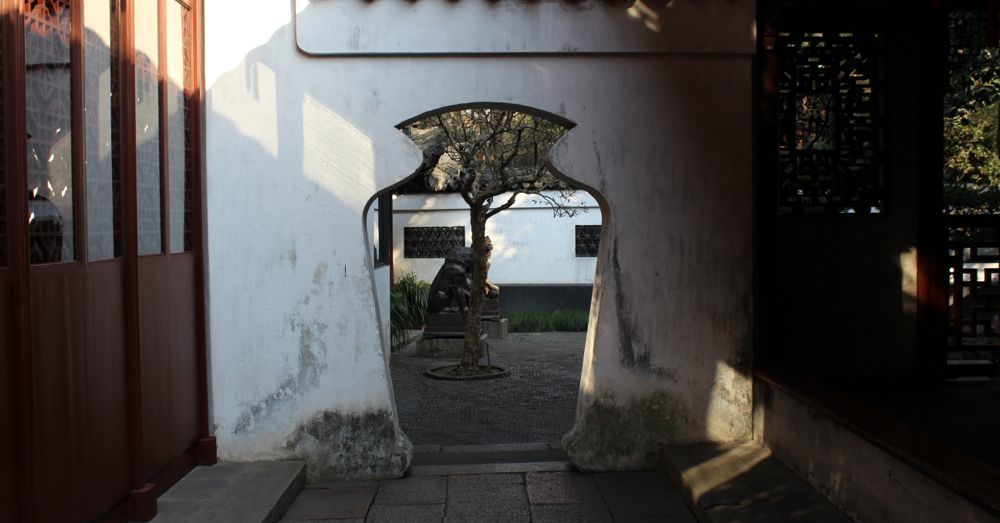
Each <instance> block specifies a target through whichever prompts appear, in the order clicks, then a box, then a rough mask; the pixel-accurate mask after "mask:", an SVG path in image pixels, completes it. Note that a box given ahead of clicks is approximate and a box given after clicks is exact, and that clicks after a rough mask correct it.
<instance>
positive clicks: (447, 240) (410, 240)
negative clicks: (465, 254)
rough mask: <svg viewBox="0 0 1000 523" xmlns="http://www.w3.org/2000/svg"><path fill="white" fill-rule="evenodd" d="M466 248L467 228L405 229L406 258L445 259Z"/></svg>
mask: <svg viewBox="0 0 1000 523" xmlns="http://www.w3.org/2000/svg"><path fill="white" fill-rule="evenodd" d="M464 246H465V227H404V228H403V256H404V257H405V258H445V257H447V256H448V255H450V254H451V253H452V252H453V251H454V250H455V249H456V248H458V247H464Z"/></svg>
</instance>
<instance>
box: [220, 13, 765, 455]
mask: <svg viewBox="0 0 1000 523" xmlns="http://www.w3.org/2000/svg"><path fill="white" fill-rule="evenodd" d="M377 4H378V3H374V4H373V5H377ZM487 4H488V3H485V2H484V3H477V5H482V6H486V5H487ZM678 4H690V5H689V6H688V7H685V10H687V11H688V12H689V11H691V10H696V11H698V12H703V11H705V10H708V12H711V13H713V15H712V17H709V18H708V19H705V18H704V17H699V16H693V15H692V16H689V17H688V18H683V17H681V18H680V19H675V18H671V24H672V25H678V24H679V25H680V26H684V27H685V29H684V31H688V32H692V33H699V32H700V33H699V34H701V36H699V37H698V38H700V40H699V41H700V42H701V43H700V44H699V46H698V48H697V52H690V49H684V48H683V47H679V48H678V49H677V50H676V51H673V50H672V49H673V48H671V47H670V45H666V46H665V47H663V48H660V50H659V51H658V53H659V54H653V55H649V56H635V55H624V56H618V55H613V54H612V55H584V56H576V55H572V54H567V55H551V56H546V55H538V56H529V57H512V56H503V55H495V56H451V57H419V56H410V57H383V58H371V57H368V58H359V57H354V58H318V57H311V56H307V55H306V54H304V53H301V52H300V51H298V50H297V48H296V41H295V28H294V15H295V9H294V7H293V5H291V3H290V2H289V3H285V2H253V3H252V6H250V5H248V4H247V3H246V2H244V1H236V0H214V1H212V2H206V3H205V36H206V42H205V68H206V71H205V74H206V115H205V118H206V122H205V126H206V149H207V155H206V177H207V199H208V202H207V208H208V244H209V251H210V256H209V260H210V266H209V270H210V279H209V281H210V297H211V299H210V303H209V307H210V314H209V317H210V318H211V320H210V322H211V323H210V326H209V328H210V331H211V332H210V339H211V340H212V347H211V360H212V361H211V368H212V398H213V412H214V418H215V419H214V421H215V425H214V430H215V432H216V435H217V437H218V443H219V454H220V457H221V458H222V459H226V460H250V459H270V458H282V457H289V456H293V455H295V453H296V450H295V448H294V446H293V445H291V442H290V438H291V437H292V436H293V435H294V434H295V433H296V431H297V430H298V429H300V428H301V427H302V426H303V424H304V423H306V422H308V421H309V420H310V419H315V418H316V417H317V416H320V415H323V414H324V413H341V414H353V413H362V412H371V411H388V412H390V413H394V403H393V400H392V395H391V383H390V380H389V374H388V370H387V366H386V364H385V361H386V360H385V352H386V351H387V350H388V349H387V347H385V346H384V344H383V342H382V337H381V336H379V325H378V320H377V314H376V301H375V290H376V289H375V278H374V275H373V269H372V266H371V263H370V255H369V246H368V245H367V243H366V241H365V233H364V229H365V227H364V221H365V220H364V219H363V212H364V206H365V204H366V203H367V202H368V200H369V199H370V198H371V197H372V196H373V195H374V194H375V193H376V192H377V191H378V190H381V189H384V188H386V187H389V186H391V185H393V184H396V183H399V182H401V181H402V180H403V179H404V178H405V177H407V176H408V175H409V174H410V173H412V172H413V171H414V169H415V168H416V167H417V165H418V164H419V162H420V154H419V151H418V150H417V148H416V147H415V146H414V145H413V144H412V143H411V142H409V141H408V140H407V139H406V137H405V136H403V134H402V133H400V132H399V131H398V130H397V129H395V125H397V124H398V123H400V122H402V121H404V120H406V119H408V118H411V117H413V116H415V115H417V114H420V113H422V112H424V111H429V110H433V109H435V108H438V107H442V106H448V105H454V104H460V103H470V102H483V101H488V102H507V103H512V104H520V105H524V106H530V107H534V108H537V109H540V110H543V111H548V112H551V113H555V114H559V115H562V116H564V117H566V118H568V119H570V120H572V121H574V122H576V123H577V124H578V125H577V127H575V128H574V129H572V130H571V131H570V132H569V133H568V134H567V135H566V136H565V137H564V138H563V139H562V140H561V141H560V142H559V143H558V144H557V146H556V147H555V149H554V150H553V153H552V155H551V160H552V162H553V164H554V166H555V167H556V168H557V169H559V170H560V171H561V172H563V173H567V174H570V175H571V176H572V177H573V178H574V179H576V180H578V181H580V182H582V183H583V184H585V185H586V186H589V187H591V188H594V189H595V190H597V191H598V192H599V193H600V195H601V198H600V199H601V203H602V206H603V207H604V208H605V213H604V216H605V221H604V227H603V231H604V238H603V240H602V250H601V254H600V256H599V257H598V260H597V275H596V281H595V297H594V306H593V307H592V319H591V329H590V331H589V334H588V339H587V348H586V353H585V361H584V369H583V376H582V380H581V394H580V405H579V411H578V424H577V429H578V431H577V432H580V431H582V432H584V433H586V432H588V431H591V432H594V434H596V435H597V436H599V435H600V429H599V428H598V429H590V428H588V427H596V426H597V425H595V423H597V421H593V420H592V421H593V422H590V421H587V420H589V419H591V418H590V417H588V416H589V415H590V414H589V413H593V412H598V411H599V410H600V409H598V407H602V406H608V405H610V406H612V407H613V408H621V409H626V408H627V407H628V406H629V405H633V404H635V405H642V406H643V407H642V409H644V410H642V414H643V415H644V416H646V418H644V419H649V422H648V423H652V424H649V425H643V427H646V428H647V429H648V430H647V429H643V428H642V427H640V428H639V429H640V433H641V431H642V430H647V432H648V433H650V434H652V436H651V437H650V439H649V440H648V441H647V440H643V441H642V442H641V444H642V446H639V447H638V448H634V449H631V450H627V451H625V454H628V455H620V456H617V457H615V456H614V455H613V454H614V453H615V452H618V453H619V454H621V453H622V451H620V450H617V451H616V450H614V449H609V450H607V451H606V452H607V453H610V454H612V455H611V457H609V458H608V459H604V460H603V461H601V457H600V454H601V452H605V451H603V450H601V449H597V448H596V447H595V450H594V452H595V456H596V457H593V458H592V459H591V464H592V466H594V467H596V468H615V467H619V468H621V467H633V466H636V465H637V464H638V461H637V460H641V458H639V457H636V456H638V455H641V454H643V453H644V452H645V451H647V450H652V449H651V448H648V446H649V445H651V444H652V443H653V442H652V439H654V438H655V439H657V440H670V441H697V440H705V439H712V440H730V439H736V438H741V437H744V436H746V435H747V434H749V429H750V410H751V406H750V395H751V391H750V377H749V375H748V371H749V354H750V351H751V347H750V345H749V343H750V341H749V339H750V314H751V311H750V303H751V295H750V291H751V264H750V260H751V81H752V77H751V76H752V75H751V69H752V56H751V53H752V52H753V35H752V32H753V7H752V2H730V1H726V0H697V1H695V0H674V1H673V2H672V3H671V5H672V6H677V5H678ZM748 4H749V5H750V7H747V5H748ZM414 5H415V6H418V5H420V3H419V2H417V3H414ZM483 9H485V7H483ZM664 9H665V8H664ZM673 9H679V8H677V7H674V8H673ZM675 12H685V11H684V10H678V11H675ZM317 13H318V12H317ZM484 14H486V13H485V11H484ZM661 14H662V16H672V15H669V11H662V12H661ZM313 15H314V12H313V11H311V10H310V8H308V7H306V8H304V9H302V10H301V11H300V12H299V13H298V16H299V17H310V16H313ZM359 16H361V17H362V18H364V15H363V14H362V15H359ZM713 17H714V18H713ZM714 19H719V20H726V24H725V25H726V26H729V25H732V26H734V27H745V30H744V31H741V33H740V34H739V35H736V36H733V35H731V34H728V33H727V34H726V35H719V36H718V37H717V40H713V39H712V38H713V37H712V36H711V35H714V34H716V28H717V26H718V24H716V23H715V22H714ZM731 19H735V22H734V21H733V20H731ZM486 20H488V19H487V18H485V17H484V18H483V21H484V23H488V22H486ZM360 22H362V24H361V25H362V26H365V27H367V26H374V25H378V26H380V27H382V29H383V30H391V28H392V27H393V26H392V21H391V20H380V19H374V18H372V19H363V20H360ZM428 22H430V20H428ZM437 22H439V23H445V22H447V20H443V21H442V20H437ZM640 30H641V29H640ZM705 35H708V36H705ZM734 38H735V39H736V40H739V41H742V42H744V43H743V45H741V46H739V47H738V48H734V47H733V46H732V45H731V42H732V41H733V39H734ZM713 42H716V43H717V44H718V45H717V46H713ZM650 398H652V400H651V402H650V401H647V400H650ZM594 419H595V420H596V419H597V418H594ZM598 421H599V420H598ZM643 423H647V422H645V421H644V422H643ZM598 425H599V423H598ZM595 431H596V432H595ZM594 441H601V439H600V438H599V437H598V438H597V439H595V440H594ZM320 443H322V442H320ZM595 445H596V444H595ZM629 453H631V454H629ZM330 459H335V458H334V457H331V458H330ZM574 459H576V458H574ZM581 459H583V458H581Z"/></svg>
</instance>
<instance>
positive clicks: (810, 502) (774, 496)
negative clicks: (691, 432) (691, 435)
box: [661, 441, 851, 523]
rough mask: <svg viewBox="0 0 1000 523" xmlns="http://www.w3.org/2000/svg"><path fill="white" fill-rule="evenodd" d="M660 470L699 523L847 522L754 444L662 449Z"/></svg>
mask: <svg viewBox="0 0 1000 523" xmlns="http://www.w3.org/2000/svg"><path fill="white" fill-rule="evenodd" d="M661 457H662V465H663V468H664V470H666V471H667V474H668V475H669V476H671V478H672V479H673V480H674V483H675V484H676V485H677V486H678V487H679V488H680V489H681V491H682V492H683V494H684V495H685V497H686V498H687V502H688V505H689V507H690V508H691V511H692V512H693V513H694V514H695V516H696V517H697V518H698V521H700V522H701V523H736V522H741V523H752V522H761V523H763V522H772V521H789V522H796V521H801V522H809V523H850V522H851V519H850V518H848V517H847V516H846V515H844V514H842V513H841V512H840V511H839V510H837V508H836V507H834V506H833V505H832V504H831V503H830V502H829V501H828V500H827V499H826V498H825V497H823V496H822V495H821V494H819V493H818V492H816V491H815V490H813V488H812V487H810V486H809V484H808V483H806V482H805V481H803V480H802V479H801V478H800V477H798V476H797V475H796V474H795V473H794V472H792V471H791V470H790V469H789V468H788V467H786V466H785V465H784V464H783V463H781V461H779V460H778V459H777V458H775V457H774V456H772V455H771V451H770V450H768V449H767V448H766V447H763V446H762V445H760V444H759V443H756V442H752V441H751V442H746V443H742V444H733V445H718V444H697V445H664V446H662V447H661Z"/></svg>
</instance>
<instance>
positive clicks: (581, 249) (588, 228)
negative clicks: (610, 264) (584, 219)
mask: <svg viewBox="0 0 1000 523" xmlns="http://www.w3.org/2000/svg"><path fill="white" fill-rule="evenodd" d="M600 245H601V226H600V225H577V226H576V256H577V258H593V257H596V256H597V248H598V247H600Z"/></svg>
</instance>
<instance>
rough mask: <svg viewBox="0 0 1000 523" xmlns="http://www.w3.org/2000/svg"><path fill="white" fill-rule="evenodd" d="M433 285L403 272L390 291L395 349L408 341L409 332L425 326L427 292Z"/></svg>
mask: <svg viewBox="0 0 1000 523" xmlns="http://www.w3.org/2000/svg"><path fill="white" fill-rule="evenodd" d="M430 288H431V284H430V283H427V282H425V281H423V280H421V279H420V278H417V275H416V274H413V273H412V272H408V271H406V272H403V273H401V274H400V275H399V277H398V278H397V279H396V282H395V283H394V284H393V285H392V290H391V291H389V313H390V316H391V317H390V322H389V332H390V336H391V338H392V345H393V346H394V347H395V346H397V345H399V344H401V343H403V342H405V341H406V336H407V331H408V330H410V329H419V328H422V327H423V326H424V321H425V319H426V316H427V292H428V291H429V290H430Z"/></svg>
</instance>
